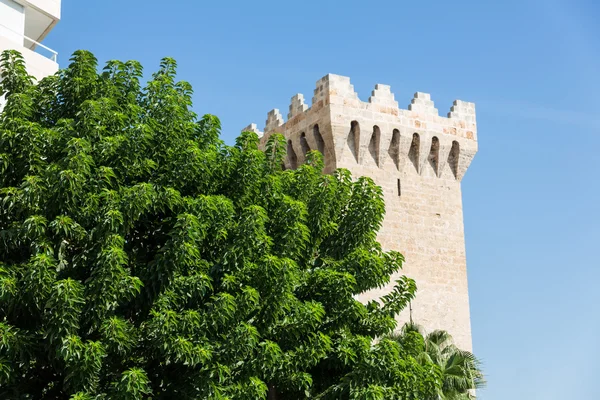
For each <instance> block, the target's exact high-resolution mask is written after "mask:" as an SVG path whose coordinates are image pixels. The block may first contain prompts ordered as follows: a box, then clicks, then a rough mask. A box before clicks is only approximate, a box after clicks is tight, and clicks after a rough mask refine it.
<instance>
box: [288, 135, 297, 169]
mask: <svg viewBox="0 0 600 400" xmlns="http://www.w3.org/2000/svg"><path fill="white" fill-rule="evenodd" d="M287 156H288V160H289V161H290V168H291V169H296V168H298V157H297V156H296V152H295V151H294V146H292V141H291V140H288V145H287Z"/></svg>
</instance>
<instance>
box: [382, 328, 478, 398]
mask: <svg viewBox="0 0 600 400" xmlns="http://www.w3.org/2000/svg"><path fill="white" fill-rule="evenodd" d="M389 338H390V339H391V340H393V341H395V342H397V343H398V344H400V345H401V346H402V347H403V348H406V349H410V351H411V355H412V356H413V357H414V358H416V359H417V361H419V362H420V363H421V364H422V365H430V364H431V363H433V364H435V365H437V366H438V367H439V368H440V370H441V371H442V385H441V386H440V387H439V389H438V396H439V399H441V400H473V399H475V395H474V391H475V390H476V389H480V388H483V387H484V386H485V384H486V382H485V378H484V376H483V372H482V370H481V362H480V361H479V360H478V359H477V357H475V356H474V355H473V353H471V352H469V351H466V350H461V349H459V348H458V347H457V346H456V345H455V344H454V339H453V338H452V336H451V335H450V334H449V333H448V332H446V331H444V330H435V331H433V332H430V333H428V334H425V333H424V330H423V328H422V327H420V326H419V325H416V324H414V323H412V322H411V323H407V324H405V325H404V326H403V327H402V329H401V331H400V332H399V333H393V334H392V335H389Z"/></svg>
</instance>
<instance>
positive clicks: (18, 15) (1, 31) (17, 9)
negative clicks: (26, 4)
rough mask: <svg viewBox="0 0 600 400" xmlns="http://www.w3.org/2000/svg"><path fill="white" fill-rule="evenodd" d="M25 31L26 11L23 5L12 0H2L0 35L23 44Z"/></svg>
mask: <svg viewBox="0 0 600 400" xmlns="http://www.w3.org/2000/svg"><path fill="white" fill-rule="evenodd" d="M6 28H8V29H6ZM12 31H14V32H12ZM15 32H16V33H15ZM24 32H25V12H24V10H23V6H22V5H20V4H17V3H15V2H14V1H12V0H0V36H3V37H5V38H7V39H9V40H11V41H13V42H15V43H17V44H19V45H21V46H23V34H24Z"/></svg>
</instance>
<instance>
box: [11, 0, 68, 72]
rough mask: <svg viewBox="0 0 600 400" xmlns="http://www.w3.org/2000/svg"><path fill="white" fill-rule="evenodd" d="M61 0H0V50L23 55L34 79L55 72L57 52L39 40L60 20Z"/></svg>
mask: <svg viewBox="0 0 600 400" xmlns="http://www.w3.org/2000/svg"><path fill="white" fill-rule="evenodd" d="M60 3H61V0H0V52H2V51H4V50H8V49H14V50H18V51H19V52H21V54H23V57H24V59H25V62H26V63H27V70H28V72H29V74H30V75H33V76H34V77H35V78H36V79H42V78H44V77H46V76H48V75H52V74H53V73H55V72H56V71H58V63H57V53H56V52H55V51H54V50H52V49H50V48H48V47H46V46H44V45H43V44H42V43H41V42H42V41H43V40H44V38H45V37H46V35H48V33H49V32H50V31H51V30H52V28H54V26H55V25H56V24H57V23H58V21H59V20H60Z"/></svg>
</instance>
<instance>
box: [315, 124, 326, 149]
mask: <svg viewBox="0 0 600 400" xmlns="http://www.w3.org/2000/svg"><path fill="white" fill-rule="evenodd" d="M313 136H314V137H315V142H316V143H317V150H319V151H320V152H321V154H323V156H325V141H324V140H323V136H321V132H320V131H319V125H317V124H315V126H313Z"/></svg>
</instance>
